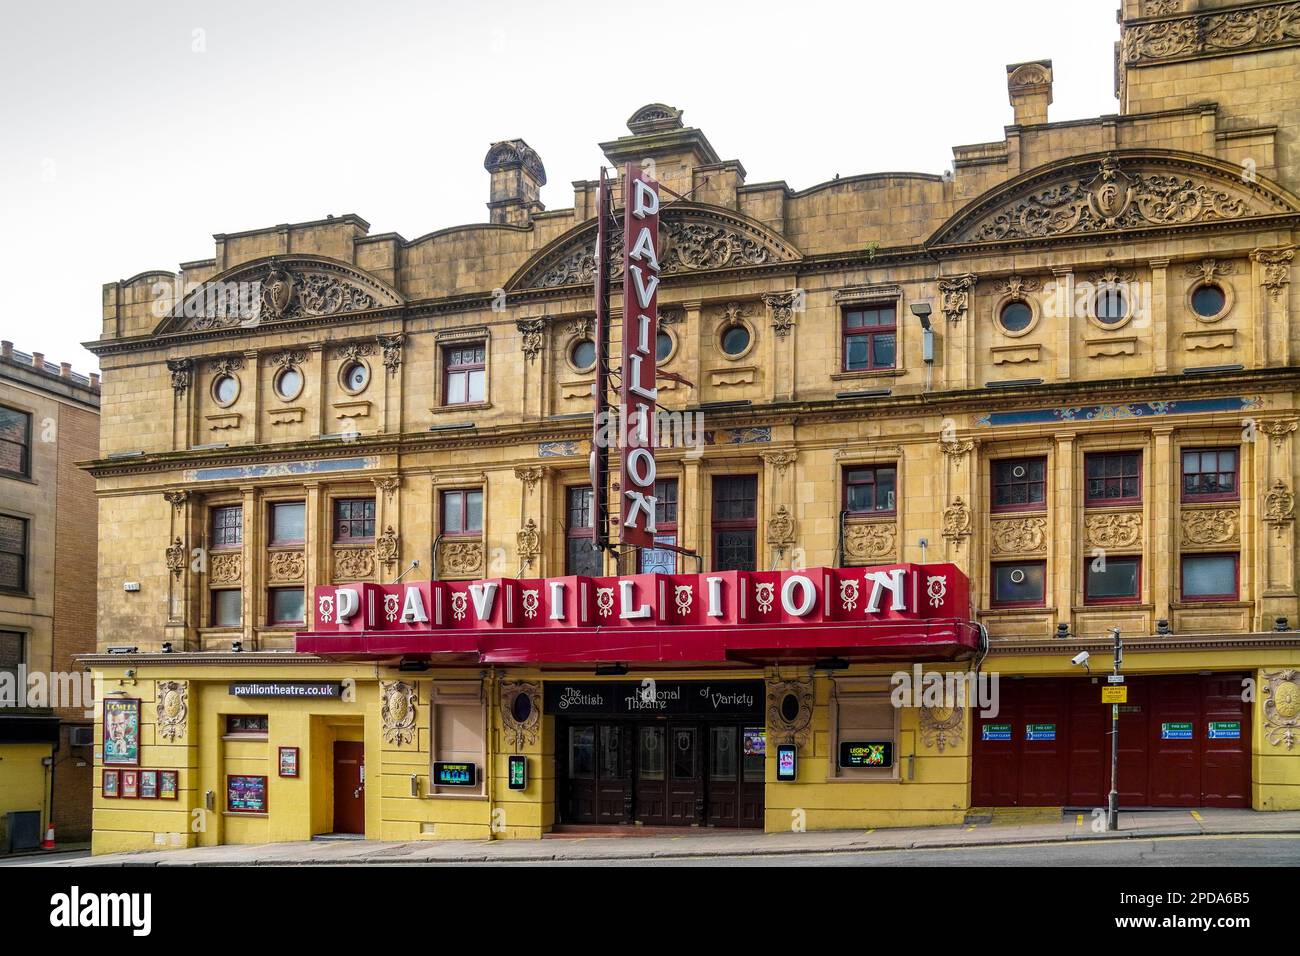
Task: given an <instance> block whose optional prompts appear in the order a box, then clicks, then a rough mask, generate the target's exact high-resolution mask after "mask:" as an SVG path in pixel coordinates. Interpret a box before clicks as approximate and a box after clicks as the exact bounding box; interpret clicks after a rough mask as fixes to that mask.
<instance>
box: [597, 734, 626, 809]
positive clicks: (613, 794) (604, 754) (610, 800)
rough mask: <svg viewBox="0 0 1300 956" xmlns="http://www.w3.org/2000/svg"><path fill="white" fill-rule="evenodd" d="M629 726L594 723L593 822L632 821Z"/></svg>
mask: <svg viewBox="0 0 1300 956" xmlns="http://www.w3.org/2000/svg"><path fill="white" fill-rule="evenodd" d="M630 729H631V728H630V727H627V728H625V727H624V725H622V724H618V723H608V724H597V725H596V822H597V823H631V822H632V821H631V819H630V816H631V806H632V768H631V767H630V766H629V763H630V761H629V759H628V757H629V753H628V747H627V746H626V739H625V738H626V732H627V731H628V730H630Z"/></svg>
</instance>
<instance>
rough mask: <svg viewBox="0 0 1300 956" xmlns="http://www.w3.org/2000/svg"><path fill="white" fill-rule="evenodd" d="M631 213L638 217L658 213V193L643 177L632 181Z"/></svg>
mask: <svg viewBox="0 0 1300 956" xmlns="http://www.w3.org/2000/svg"><path fill="white" fill-rule="evenodd" d="M632 215H634V216H636V217H637V218H638V219H644V218H645V217H646V216H657V215H659V194H658V193H657V192H655V191H654V190H653V189H651V188H650V186H649V184H648V183H646V181H645V180H644V179H634V180H633V181H632Z"/></svg>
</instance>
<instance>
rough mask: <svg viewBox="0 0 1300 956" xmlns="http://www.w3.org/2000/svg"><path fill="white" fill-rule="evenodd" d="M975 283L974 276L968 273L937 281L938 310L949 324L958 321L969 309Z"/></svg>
mask: <svg viewBox="0 0 1300 956" xmlns="http://www.w3.org/2000/svg"><path fill="white" fill-rule="evenodd" d="M975 282H976V279H975V276H974V275H972V274H970V273H967V274H966V275H964V276H956V277H955V278H952V279H940V280H939V308H940V309H942V310H943V314H944V315H945V316H946V317H947V319H948V321H949V322H957V321H959V320H960V319H961V318H962V316H964V315H965V314H966V312H967V310H968V309H969V308H970V294H971V292H973V291H974V289H975Z"/></svg>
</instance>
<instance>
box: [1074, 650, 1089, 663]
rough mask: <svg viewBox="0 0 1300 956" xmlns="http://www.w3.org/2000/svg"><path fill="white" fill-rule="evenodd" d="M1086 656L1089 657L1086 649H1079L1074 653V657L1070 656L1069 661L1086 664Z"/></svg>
mask: <svg viewBox="0 0 1300 956" xmlns="http://www.w3.org/2000/svg"><path fill="white" fill-rule="evenodd" d="M1088 657H1089V654H1088V652H1087V651H1080V652H1079V653H1077V654H1075V655H1074V657H1072V658H1070V663H1071V664H1086V663H1088Z"/></svg>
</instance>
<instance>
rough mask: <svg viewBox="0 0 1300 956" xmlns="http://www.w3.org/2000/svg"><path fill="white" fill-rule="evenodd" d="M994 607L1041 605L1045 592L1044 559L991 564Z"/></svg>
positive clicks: (1045, 566) (1045, 564)
mask: <svg viewBox="0 0 1300 956" xmlns="http://www.w3.org/2000/svg"><path fill="white" fill-rule="evenodd" d="M992 579H993V580H992V594H991V598H992V603H993V606H994V607H1042V606H1043V604H1044V603H1045V598H1046V594H1047V562H1046V561H1008V562H1006V563H1003V564H995V565H993V574H992Z"/></svg>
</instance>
